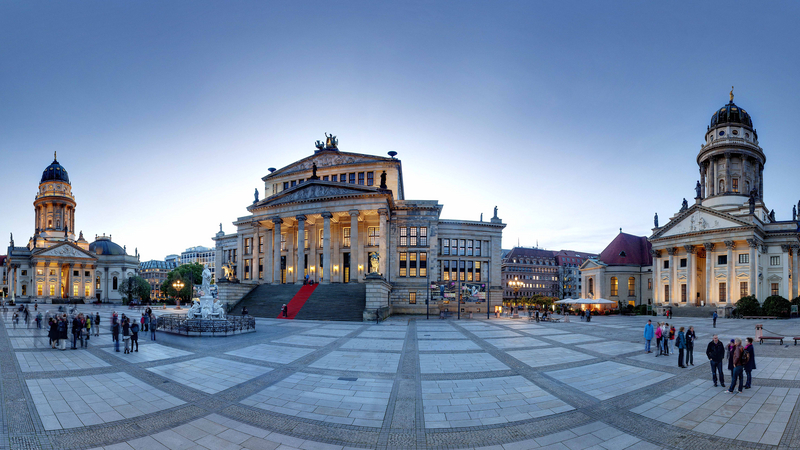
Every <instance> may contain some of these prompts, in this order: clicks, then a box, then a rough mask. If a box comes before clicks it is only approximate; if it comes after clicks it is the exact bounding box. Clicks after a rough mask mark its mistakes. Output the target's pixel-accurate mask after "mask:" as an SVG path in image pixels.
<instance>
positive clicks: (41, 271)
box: [36, 269, 44, 275]
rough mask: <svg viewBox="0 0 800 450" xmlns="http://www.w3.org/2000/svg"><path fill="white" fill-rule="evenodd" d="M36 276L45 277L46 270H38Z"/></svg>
mask: <svg viewBox="0 0 800 450" xmlns="http://www.w3.org/2000/svg"><path fill="white" fill-rule="evenodd" d="M36 275H44V270H42V269H36Z"/></svg>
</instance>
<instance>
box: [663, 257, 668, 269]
mask: <svg viewBox="0 0 800 450" xmlns="http://www.w3.org/2000/svg"><path fill="white" fill-rule="evenodd" d="M664 268H665V269H669V260H668V259H665V260H664Z"/></svg>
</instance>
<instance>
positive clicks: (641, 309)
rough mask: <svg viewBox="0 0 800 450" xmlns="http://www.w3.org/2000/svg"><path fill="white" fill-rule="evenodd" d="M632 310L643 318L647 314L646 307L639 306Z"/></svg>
mask: <svg viewBox="0 0 800 450" xmlns="http://www.w3.org/2000/svg"><path fill="white" fill-rule="evenodd" d="M634 310H635V311H636V314H637V315H640V316H643V315H645V314H647V305H639V306H637V307H636V308H634Z"/></svg>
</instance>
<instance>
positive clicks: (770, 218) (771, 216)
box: [769, 209, 777, 222]
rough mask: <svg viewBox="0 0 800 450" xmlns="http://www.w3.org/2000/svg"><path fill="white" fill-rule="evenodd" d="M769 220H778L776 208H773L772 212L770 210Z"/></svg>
mask: <svg viewBox="0 0 800 450" xmlns="http://www.w3.org/2000/svg"><path fill="white" fill-rule="evenodd" d="M769 221H770V222H777V221H776V220H775V210H774V209H773V210H772V211H770V212H769Z"/></svg>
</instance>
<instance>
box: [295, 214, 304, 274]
mask: <svg viewBox="0 0 800 450" xmlns="http://www.w3.org/2000/svg"><path fill="white" fill-rule="evenodd" d="M295 219H297V268H296V269H295V270H296V271H297V281H295V283H296V284H303V281H304V280H305V274H304V273H303V269H304V264H305V254H306V216H304V215H302V214H301V215H298V216H296V217H295Z"/></svg>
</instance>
